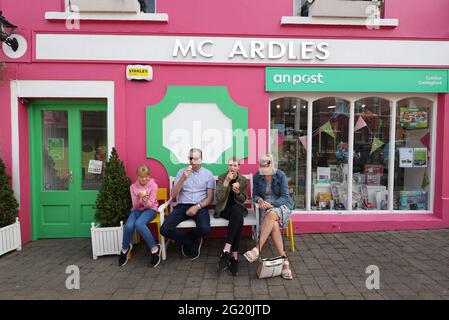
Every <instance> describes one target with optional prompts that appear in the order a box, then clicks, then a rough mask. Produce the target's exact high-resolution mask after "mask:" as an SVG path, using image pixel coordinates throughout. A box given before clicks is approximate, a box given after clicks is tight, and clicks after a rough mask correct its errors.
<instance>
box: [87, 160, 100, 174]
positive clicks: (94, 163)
mask: <svg viewBox="0 0 449 320" xmlns="http://www.w3.org/2000/svg"><path fill="white" fill-rule="evenodd" d="M102 169H103V161H99V160H89V168H88V169H87V172H89V173H93V174H101V170H102Z"/></svg>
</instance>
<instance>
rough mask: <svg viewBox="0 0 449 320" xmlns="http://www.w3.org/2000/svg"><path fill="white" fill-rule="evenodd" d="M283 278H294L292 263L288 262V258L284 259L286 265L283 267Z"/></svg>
mask: <svg viewBox="0 0 449 320" xmlns="http://www.w3.org/2000/svg"><path fill="white" fill-rule="evenodd" d="M281 276H282V278H283V279H286V280H292V279H293V276H292V270H291V269H290V263H289V262H288V260H285V261H284V265H283V267H282V274H281Z"/></svg>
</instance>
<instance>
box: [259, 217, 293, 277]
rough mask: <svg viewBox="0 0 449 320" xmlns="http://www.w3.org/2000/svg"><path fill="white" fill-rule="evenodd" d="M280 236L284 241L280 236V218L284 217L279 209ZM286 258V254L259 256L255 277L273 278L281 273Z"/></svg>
mask: <svg viewBox="0 0 449 320" xmlns="http://www.w3.org/2000/svg"><path fill="white" fill-rule="evenodd" d="M281 214H282V217H281V221H280V222H281V224H280V225H281V237H282V243H284V237H283V236H282V233H283V232H282V231H283V230H282V229H283V228H282V220H283V218H284V215H283V212H282V210H281ZM259 239H260V235H259ZM258 247H259V242H258ZM284 248H285V245H284ZM258 249H259V252H260V247H259V248H258ZM286 259H287V257H286V256H277V257H274V258H261V257H259V265H258V266H257V271H256V274H257V277H258V278H259V279H264V278H273V277H278V276H280V275H281V274H282V270H283V268H284V261H285V260H286Z"/></svg>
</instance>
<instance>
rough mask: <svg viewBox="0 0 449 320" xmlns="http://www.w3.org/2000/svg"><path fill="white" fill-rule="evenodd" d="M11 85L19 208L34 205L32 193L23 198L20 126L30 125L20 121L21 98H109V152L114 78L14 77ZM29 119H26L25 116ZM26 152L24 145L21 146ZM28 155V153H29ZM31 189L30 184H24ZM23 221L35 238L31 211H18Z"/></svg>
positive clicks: (13, 159) (112, 134) (112, 141)
mask: <svg viewBox="0 0 449 320" xmlns="http://www.w3.org/2000/svg"><path fill="white" fill-rule="evenodd" d="M9 85H10V110H11V168H12V170H11V172H12V187H13V191H14V195H15V197H16V199H17V201H18V202H19V210H20V208H22V205H21V204H22V202H23V204H24V206H25V207H27V205H29V206H30V208H31V203H30V202H29V201H31V200H30V199H29V197H27V196H24V198H23V199H22V197H21V193H20V189H21V185H20V184H21V175H20V173H21V168H22V167H23V170H25V174H29V171H28V170H29V169H28V163H27V162H26V161H27V160H24V159H23V158H21V157H20V150H21V149H20V139H19V136H20V134H19V132H20V126H22V125H25V126H28V124H27V123H23V122H22V121H23V120H20V122H19V107H20V108H23V107H22V106H20V105H19V99H21V98H24V99H34V98H42V99H52V98H56V99H106V101H107V106H108V110H107V121H108V155H109V154H110V153H111V150H112V148H113V147H115V82H114V81H111V80H11V81H10V82H9ZM25 121H26V120H25ZM22 138H24V139H25V141H24V140H22V145H23V143H26V144H28V145H27V146H26V148H27V149H28V150H29V141H26V140H28V138H29V137H28V136H25V137H22ZM22 152H23V149H22ZM27 158H28V157H27ZM24 188H26V189H28V186H26V185H24ZM19 215H20V218H21V224H22V225H23V228H24V229H25V230H30V231H29V233H28V235H24V237H25V239H30V238H31V240H35V238H33V235H32V234H31V232H32V226H31V221H30V218H31V212H22V210H20V211H19Z"/></svg>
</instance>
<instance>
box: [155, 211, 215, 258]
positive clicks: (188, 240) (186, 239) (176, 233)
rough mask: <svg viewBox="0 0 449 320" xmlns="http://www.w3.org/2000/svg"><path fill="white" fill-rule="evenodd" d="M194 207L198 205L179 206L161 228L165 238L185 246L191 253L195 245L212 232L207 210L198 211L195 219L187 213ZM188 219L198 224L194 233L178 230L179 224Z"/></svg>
mask: <svg viewBox="0 0 449 320" xmlns="http://www.w3.org/2000/svg"><path fill="white" fill-rule="evenodd" d="M194 205H196V204H185V203H181V204H178V205H177V206H176V207H175V208H174V209H173V211H172V212H171V213H170V214H169V215H168V216H167V218H166V219H165V221H164V223H163V224H162V226H161V234H162V235H163V236H164V237H167V238H169V239H173V240H175V241H176V242H178V243H180V244H182V245H184V247H185V248H187V249H188V250H189V251H190V252H191V251H192V249H193V245H194V244H195V243H197V240H198V238H200V237H203V236H204V235H206V234H207V233H208V232H209V230H210V216H209V212H208V210H207V208H202V209H200V210H198V212H197V214H196V215H194V216H193V217H190V216H188V215H187V214H186V211H187V210H188V209H189V208H190V207H191V206H194ZM188 219H192V220H193V221H195V224H196V228H195V229H193V231H192V232H189V233H187V232H183V231H181V230H179V229H177V228H176V226H177V225H178V224H180V223H181V222H183V221H185V220H188Z"/></svg>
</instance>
